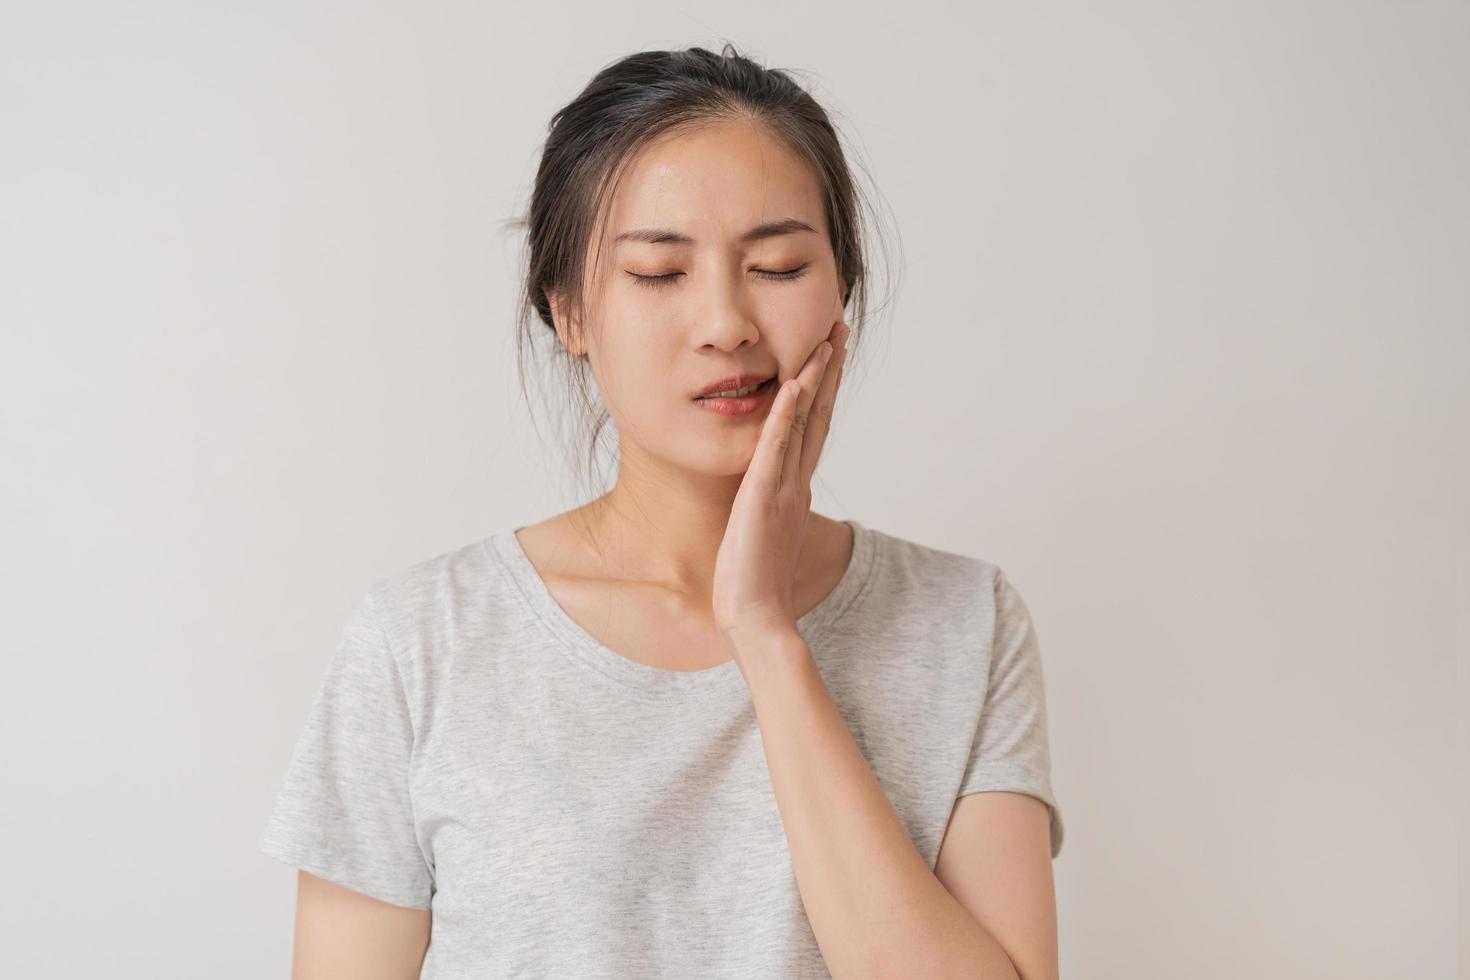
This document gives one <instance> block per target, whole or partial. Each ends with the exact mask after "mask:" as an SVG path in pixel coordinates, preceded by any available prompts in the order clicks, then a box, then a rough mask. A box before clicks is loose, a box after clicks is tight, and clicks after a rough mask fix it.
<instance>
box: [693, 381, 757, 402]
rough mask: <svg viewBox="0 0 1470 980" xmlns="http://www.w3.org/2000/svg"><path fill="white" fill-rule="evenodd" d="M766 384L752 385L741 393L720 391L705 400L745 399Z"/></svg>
mask: <svg viewBox="0 0 1470 980" xmlns="http://www.w3.org/2000/svg"><path fill="white" fill-rule="evenodd" d="M763 384H765V382H764V381H761V382H758V383H756V384H753V385H751V386H750V387H749V388H741V389H740V390H739V391H718V392H715V393H714V394H713V395H705V396H704V397H705V398H743V397H744V396H746V395H749V394H752V393H753V392H754V391H755V390H756V389H757V388H759V387H760V386H761V385H763Z"/></svg>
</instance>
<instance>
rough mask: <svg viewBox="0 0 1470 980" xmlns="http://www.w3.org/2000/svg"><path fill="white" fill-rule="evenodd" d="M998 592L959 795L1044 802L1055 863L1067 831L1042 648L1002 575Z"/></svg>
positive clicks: (1023, 608) (1020, 602) (1017, 594)
mask: <svg viewBox="0 0 1470 980" xmlns="http://www.w3.org/2000/svg"><path fill="white" fill-rule="evenodd" d="M994 590H995V633H994V638H993V642H992V645H991V658H990V674H989V682H988V684H987V687H986V693H985V703H984V705H983V707H982V709H981V712H980V724H979V727H978V728H977V730H976V732H975V738H974V741H973V743H972V744H971V746H970V757H969V760H968V763H967V765H966V767H965V775H964V778H963V779H962V780H961V782H960V788H959V792H958V794H957V795H958V796H964V795H966V794H968V793H978V792H981V791H983V790H1008V791H1011V792H1017V793H1027V794H1029V795H1031V796H1034V797H1036V798H1038V799H1040V800H1041V801H1042V802H1043V803H1045V804H1046V805H1047V807H1048V808H1049V809H1050V814H1051V856H1052V857H1053V858H1055V857H1056V856H1057V855H1058V854H1059V853H1060V852H1061V849H1062V840H1063V837H1064V836H1065V827H1064V825H1063V823H1062V811H1061V808H1060V807H1059V806H1058V805H1057V799H1056V795H1055V794H1054V793H1053V792H1052V786H1051V750H1050V746H1049V742H1048V736H1047V722H1046V687H1045V684H1044V683H1043V675H1042V668H1041V649H1040V646H1039V644H1038V643H1037V638H1036V628H1035V626H1034V625H1033V624H1032V622H1031V615H1030V612H1029V611H1028V610H1027V608H1026V603H1025V601H1024V600H1022V598H1021V594H1020V592H1018V591H1017V590H1016V588H1015V586H1014V585H1012V584H1011V581H1010V579H1009V578H1007V577H1006V575H1005V572H1003V571H1001V570H997V571H996V573H995V577H994Z"/></svg>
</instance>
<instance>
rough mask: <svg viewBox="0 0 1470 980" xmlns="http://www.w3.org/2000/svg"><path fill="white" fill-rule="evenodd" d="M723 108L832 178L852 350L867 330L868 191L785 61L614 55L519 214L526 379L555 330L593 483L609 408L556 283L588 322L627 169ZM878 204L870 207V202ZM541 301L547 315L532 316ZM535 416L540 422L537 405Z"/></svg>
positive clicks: (546, 151)
mask: <svg viewBox="0 0 1470 980" xmlns="http://www.w3.org/2000/svg"><path fill="white" fill-rule="evenodd" d="M721 119H749V120H752V121H755V122H759V123H761V124H763V125H765V126H766V127H767V128H768V129H769V130H770V131H771V132H772V133H773V134H774V135H776V136H777V137H779V138H781V139H783V140H784V142H785V144H786V145H787V146H789V147H790V149H791V150H792V151H793V152H794V153H795V154H796V155H797V156H798V157H800V158H801V159H802V160H804V161H806V162H807V163H808V164H809V165H810V166H811V168H812V171H813V173H814V175H815V176H816V178H817V181H818V183H819V185H820V187H821V189H822V194H823V199H824V203H825V211H826V218H827V228H828V232H829V234H830V239H831V244H832V251H833V255H834V256H835V257H836V261H837V273H838V275H839V276H841V277H842V279H843V280H844V282H845V283H846V287H847V290H846V293H845V294H844V296H843V297H842V300H843V306H844V308H845V309H846V310H847V316H846V318H845V319H846V322H847V324H848V325H849V326H850V327H851V328H852V334H851V338H850V340H849V347H850V348H851V349H852V351H853V352H854V353H855V352H856V349H857V347H858V346H859V345H860V343H861V340H862V338H863V336H864V335H865V330H864V327H865V324H866V321H867V320H868V317H869V315H870V310H869V295H870V294H869V263H868V258H867V252H866V235H865V232H864V226H863V223H862V220H861V219H862V214H861V212H860V206H861V205H862V204H864V203H865V202H864V200H863V198H862V195H861V193H860V191H859V189H858V188H857V186H856V184H855V182H854V181H853V179H852V172H851V170H850V169H849V167H848V164H847V160H846V157H845V156H844V154H843V150H842V146H841V141H840V140H839V138H838V134H837V130H836V129H835V128H834V126H833V125H832V122H831V121H830V119H829V117H828V114H827V112H826V111H825V110H824V109H823V108H822V107H821V106H820V105H819V104H818V103H817V101H816V100H815V99H814V98H813V97H812V96H811V94H810V93H809V92H808V91H807V90H806V89H805V88H803V87H802V86H800V85H798V84H797V82H796V81H795V80H794V79H793V78H792V77H791V74H790V73H788V72H787V71H784V70H781V69H775V68H765V67H763V66H761V65H759V64H757V63H756V62H755V61H753V60H751V59H750V58H748V57H746V56H745V55H743V54H741V53H739V52H738V51H736V49H735V47H734V46H733V45H731V44H725V45H724V47H723V48H722V50H721V51H720V53H719V54H715V53H714V52H711V51H708V50H705V49H704V48H699V47H691V48H687V49H685V50H682V51H641V52H638V53H637V54H631V55H628V56H627V57H625V58H622V59H620V60H618V61H615V62H613V63H612V64H610V65H608V66H607V67H605V68H603V69H602V70H601V71H599V72H598V73H597V74H596V75H595V76H593V78H592V80H591V81H590V82H588V83H587V86H586V87H585V88H583V89H582V91H581V92H580V93H579V94H578V95H577V97H576V98H574V99H573V100H572V101H571V102H569V103H567V104H566V105H565V106H563V107H562V108H561V109H560V110H558V111H557V112H556V114H555V115H554V116H552V118H551V121H550V123H549V124H548V130H549V135H548V136H547V138H546V144H545V146H544V147H543V148H542V151H541V159H540V164H539V166H538V167H537V170H536V181H535V186H534V188H533V189H532V194H531V202H530V209H529V213H528V214H527V216H526V217H525V218H523V219H520V220H518V221H516V222H513V224H514V225H516V226H518V227H522V228H524V229H526V232H527V234H526V241H525V248H526V256H525V265H524V270H525V283H524V289H523V290H522V291H521V296H520V301H519V303H518V309H517V317H516V322H517V328H518V329H517V344H516V353H517V366H518V375H519V378H520V385H521V390H522V393H523V394H524V393H525V391H526V370H525V352H526V348H527V346H528V345H529V344H531V343H534V341H535V340H536V339H537V334H538V333H539V334H540V335H542V336H543V337H544V338H547V339H548V341H549V344H550V346H551V349H552V355H551V356H552V357H553V358H554V359H555V360H556V361H557V362H558V363H560V364H562V365H563V366H564V368H565V369H566V370H567V371H568V373H569V374H570V376H571V381H572V384H570V385H568V386H566V388H565V389H564V390H568V391H575V392H576V393H578V394H580V397H581V402H582V407H583V409H584V412H583V414H582V417H581V418H582V421H584V422H586V423H588V425H589V429H590V432H589V438H588V442H587V446H586V456H585V461H586V462H587V463H588V470H589V480H588V483H589V485H590V484H591V483H592V482H593V481H592V480H591V479H590V475H591V474H590V471H591V470H595V469H596V463H597V448H598V439H599V436H600V435H601V433H602V431H603V428H604V426H605V425H606V423H607V422H608V421H609V416H608V414H607V411H606V409H605V408H603V407H601V406H600V405H598V404H597V401H596V399H594V398H592V397H591V396H590V395H589V393H588V386H587V373H588V369H587V361H586V358H585V357H584V356H573V355H572V354H571V352H570V351H568V350H567V348H566V347H565V346H564V345H563V344H561V343H560V341H559V338H558V337H557V334H556V329H555V322H554V320H553V317H552V313H551V304H550V302H549V300H548V293H550V292H558V293H560V294H561V295H563V296H564V297H565V299H566V303H567V306H568V308H569V310H570V311H572V312H573V313H574V314H575V315H576V316H577V318H578V321H579V322H582V323H585V322H586V321H585V318H584V317H583V316H582V314H583V313H584V310H585V306H584V300H585V294H584V286H585V283H586V279H587V270H586V268H585V265H586V255H587V251H588V245H589V243H590V239H591V235H592V234H593V232H594V230H595V225H596V222H597V218H598V216H599V215H600V214H601V213H602V208H603V206H604V204H605V203H606V202H607V201H608V200H610V198H611V195H612V193H613V192H614V191H615V189H616V187H617V183H618V180H619V178H620V177H621V174H622V172H623V169H624V168H625V166H626V165H627V163H628V162H629V161H630V160H631V158H632V157H633V155H634V154H635V153H636V152H637V151H638V150H640V149H642V148H643V147H645V146H647V145H648V144H649V143H651V142H652V141H654V140H655V139H656V138H658V137H660V136H663V135H666V134H670V133H673V132H676V131H680V130H688V129H693V128H696V127H698V126H700V125H701V124H707V123H709V122H712V121H717V120H721ZM868 210H869V212H870V213H871V211H872V209H871V207H869V209H868ZM533 312H534V314H535V320H539V321H540V326H538V325H537V324H536V323H535V322H534V321H533V318H532V313H533ZM541 326H544V327H545V328H547V329H545V330H542V329H541ZM851 359H852V354H849V362H850V361H851ZM849 377H850V370H849V369H847V368H844V388H846V387H847V379H848V378H849ZM528 403H529V400H528ZM532 419H533V423H534V419H535V412H534V411H533V412H532Z"/></svg>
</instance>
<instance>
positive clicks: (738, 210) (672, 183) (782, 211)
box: [603, 120, 826, 247]
mask: <svg viewBox="0 0 1470 980" xmlns="http://www.w3.org/2000/svg"><path fill="white" fill-rule="evenodd" d="M607 216H608V217H607V221H606V223H605V225H604V228H603V231H604V234H605V236H606V240H607V242H608V244H609V246H612V244H613V242H614V240H615V238H616V236H617V235H619V234H620V233H622V232H626V231H629V230H631V229H635V228H662V229H669V230H672V231H676V232H679V233H681V234H683V235H687V236H689V237H690V238H693V239H694V241H695V244H696V245H704V244H724V243H726V242H736V241H737V240H738V239H739V238H740V236H741V235H742V234H744V233H745V232H747V231H749V230H750V229H751V228H753V227H755V226H756V225H759V224H761V223H763V222H768V221H771V220H773V219H781V218H795V219H797V220H798V221H804V222H806V223H807V224H809V225H811V226H812V227H813V228H815V229H817V230H818V231H819V232H821V233H825V228H826V222H825V218H824V213H823V209H822V195H821V187H820V185H819V184H818V182H817V179H816V177H815V175H813V173H812V172H811V169H810V167H808V165H807V164H806V162H805V161H803V160H802V159H801V158H800V157H798V156H797V155H796V154H795V153H793V152H792V151H791V150H790V149H789V148H787V146H786V144H785V143H784V142H782V140H781V139H780V138H779V137H778V136H776V135H775V134H774V133H772V132H771V131H770V130H769V129H767V128H766V127H765V126H764V125H762V124H760V123H759V122H755V121H749V120H721V121H719V122H712V123H708V124H703V125H701V126H700V127H699V128H698V129H694V130H690V131H686V132H679V133H669V134H665V135H664V136H661V137H659V138H658V139H657V140H655V141H654V142H653V143H651V144H649V145H648V146H647V147H644V148H643V149H642V150H641V151H640V152H639V153H637V154H636V155H635V156H634V157H633V158H632V159H631V160H630V161H629V163H628V165H627V167H626V168H625V170H624V172H623V175H622V179H621V181H620V183H619V185H618V187H617V190H616V191H615V192H614V194H613V197H612V200H611V202H610V203H609V206H608V210H607ZM623 247H639V246H637V245H636V244H634V245H631V246H629V245H627V244H626V243H624V246H623Z"/></svg>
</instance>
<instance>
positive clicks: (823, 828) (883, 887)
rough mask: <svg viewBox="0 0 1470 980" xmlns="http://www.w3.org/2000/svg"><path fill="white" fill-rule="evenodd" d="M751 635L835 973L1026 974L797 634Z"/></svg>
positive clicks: (790, 818)
mask: <svg viewBox="0 0 1470 980" xmlns="http://www.w3.org/2000/svg"><path fill="white" fill-rule="evenodd" d="M744 642H746V644H747V647H748V648H746V647H742V649H741V654H740V667H741V671H742V673H744V675H745V679H746V682H747V684H748V685H749V687H750V690H751V697H752V701H753V703H754V705H755V711H756V718H757V721H758V723H759V725H760V731H761V740H762V744H763V745H764V748H765V755H766V764H767V767H768V768H769V770H770V775H771V784H772V788H773V790H774V793H775V797H776V804H777V807H778V809H779V811H780V814H781V822H782V825H783V827H784V829H785V832H786V840H787V845H788V848H789V850H790V852H791V861H792V866H793V869H794V871H795V873H796V882H797V888H798V891H799V892H800V894H801V901H802V905H803V906H804V907H805V909H806V914H807V918H808V920H809V921H810V922H811V926H812V932H813V933H814V934H815V935H816V938H817V945H818V946H819V947H820V949H821V952H822V956H823V958H824V959H825V960H826V963H827V968H828V970H829V971H831V973H832V975H833V977H834V978H835V980H867V978H870V977H871V978H877V977H905V978H908V977H915V978H920V977H922V978H928V977H965V978H969V980H1019V977H1018V974H1017V972H1016V969H1015V967H1014V966H1013V965H1012V963H1011V961H1010V958H1009V957H1008V956H1007V955H1006V953H1005V950H1004V949H1002V948H1001V946H1000V944H999V943H998V942H996V940H995V937H994V936H992V935H991V934H990V932H989V931H988V930H987V929H985V927H984V926H982V925H981V924H980V922H979V921H978V920H977V919H975V917H974V916H972V915H971V914H970V913H969V911H968V910H967V909H966V908H965V907H964V906H963V905H961V904H960V903H959V901H958V900H956V899H955V897H954V896H953V895H951V894H950V893H949V891H948V889H946V888H945V887H944V885H943V884H942V883H941V882H940V881H939V879H938V878H936V877H935V876H934V873H933V872H932V871H931V870H930V869H929V865H928V864H927V862H925V860H924V858H923V856H922V855H921V854H919V852H918V850H917V849H916V848H915V847H914V844H913V841H911V840H910V839H909V836H908V831H907V830H906V829H905V828H904V826H903V823H902V822H901V821H900V820H899V818H898V814H897V813H895V812H894V809H893V806H892V804H891V803H890V802H889V800H888V797H887V795H885V793H884V792H883V788H882V786H881V785H880V784H879V783H878V780H877V778H876V777H875V776H874V775H873V771H872V769H871V768H870V767H869V766H868V762H867V760H866V759H865V758H863V755H862V752H861V751H860V750H859V749H858V747H857V743H856V742H855V741H853V738H852V733H851V732H850V731H848V728H847V725H846V723H845V722H844V721H843V719H842V715H841V714H840V712H839V711H838V710H837V705H836V704H835V703H834V702H833V700H832V696H831V694H830V693H829V692H828V690H827V685H826V684H825V682H824V681H823V680H822V676H821V673H820V671H818V669H817V665H816V662H815V661H814V660H813V659H812V656H811V651H810V650H809V649H808V648H807V646H806V643H805V641H803V640H802V638H801V636H800V634H791V635H779V636H770V637H762V638H760V639H759V640H749V641H744Z"/></svg>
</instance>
